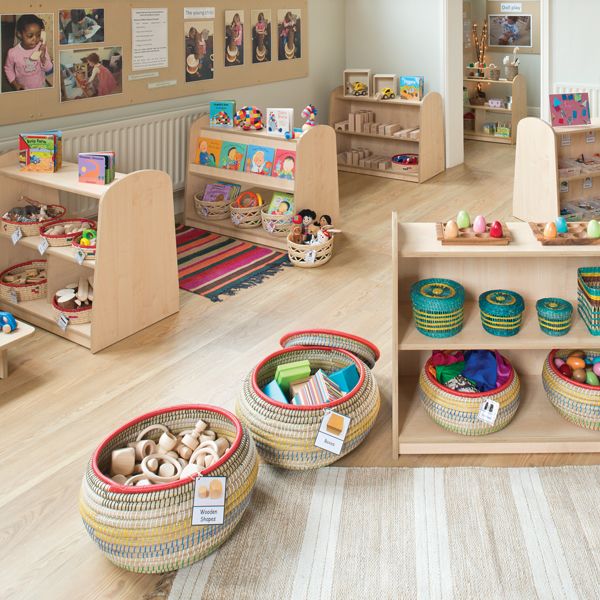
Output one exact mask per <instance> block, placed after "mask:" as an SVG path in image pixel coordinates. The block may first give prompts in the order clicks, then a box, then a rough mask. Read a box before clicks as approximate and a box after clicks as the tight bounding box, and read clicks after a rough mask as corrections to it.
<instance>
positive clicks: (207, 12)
mask: <svg viewBox="0 0 600 600" xmlns="http://www.w3.org/2000/svg"><path fill="white" fill-rule="evenodd" d="M183 18H184V19H214V18H215V7H214V6H192V7H190V6H186V7H184V9H183Z"/></svg>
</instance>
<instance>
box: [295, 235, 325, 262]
mask: <svg viewBox="0 0 600 600" xmlns="http://www.w3.org/2000/svg"><path fill="white" fill-rule="evenodd" d="M290 238H291V234H290V235H288V238H287V250H288V256H289V259H290V262H291V263H292V264H293V265H294V266H295V267H303V268H312V267H320V266H321V265H324V264H325V263H328V262H329V261H330V260H331V257H332V256H333V237H330V238H329V239H328V240H327V241H326V242H323V243H322V244H310V245H308V244H296V243H295V242H292V240H291V239H290Z"/></svg>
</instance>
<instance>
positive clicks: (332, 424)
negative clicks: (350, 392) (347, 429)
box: [326, 413, 344, 435]
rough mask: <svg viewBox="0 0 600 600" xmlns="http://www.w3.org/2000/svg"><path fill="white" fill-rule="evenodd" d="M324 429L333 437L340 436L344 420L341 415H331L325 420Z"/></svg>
mask: <svg viewBox="0 0 600 600" xmlns="http://www.w3.org/2000/svg"><path fill="white" fill-rule="evenodd" d="M326 429H327V431H328V432H329V433H332V434H333V435H340V434H341V433H342V431H344V418H343V417H342V415H338V414H336V413H331V414H330V415H329V419H328V420H327V425H326Z"/></svg>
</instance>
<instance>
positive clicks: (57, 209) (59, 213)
mask: <svg viewBox="0 0 600 600" xmlns="http://www.w3.org/2000/svg"><path fill="white" fill-rule="evenodd" d="M48 209H49V210H51V211H52V213H53V216H52V217H50V218H49V219H46V220H45V221H39V222H37V223H22V222H20V221H11V220H10V219H4V218H0V222H1V223H2V231H3V232H4V233H6V234H7V235H12V234H13V233H14V232H15V231H16V230H17V229H20V230H21V231H22V232H23V237H29V236H32V235H40V229H41V228H42V227H44V226H45V225H50V224H54V222H55V221H57V220H59V219H62V217H64V215H65V213H66V212H67V209H66V208H65V207H64V206H60V205H59V204H49V205H48Z"/></svg>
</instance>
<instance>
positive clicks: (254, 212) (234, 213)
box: [230, 204, 262, 229]
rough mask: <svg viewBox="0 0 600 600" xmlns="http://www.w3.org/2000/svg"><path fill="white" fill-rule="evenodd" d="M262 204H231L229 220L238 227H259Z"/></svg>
mask: <svg viewBox="0 0 600 600" xmlns="http://www.w3.org/2000/svg"><path fill="white" fill-rule="evenodd" d="M261 210H262V206H247V207H241V206H233V204H232V205H231V215H230V216H231V222H232V223H233V224H234V225H235V226H236V227H239V228H240V229H250V228H252V227H260V224H261V222H262V221H261V216H260V213H261Z"/></svg>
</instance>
